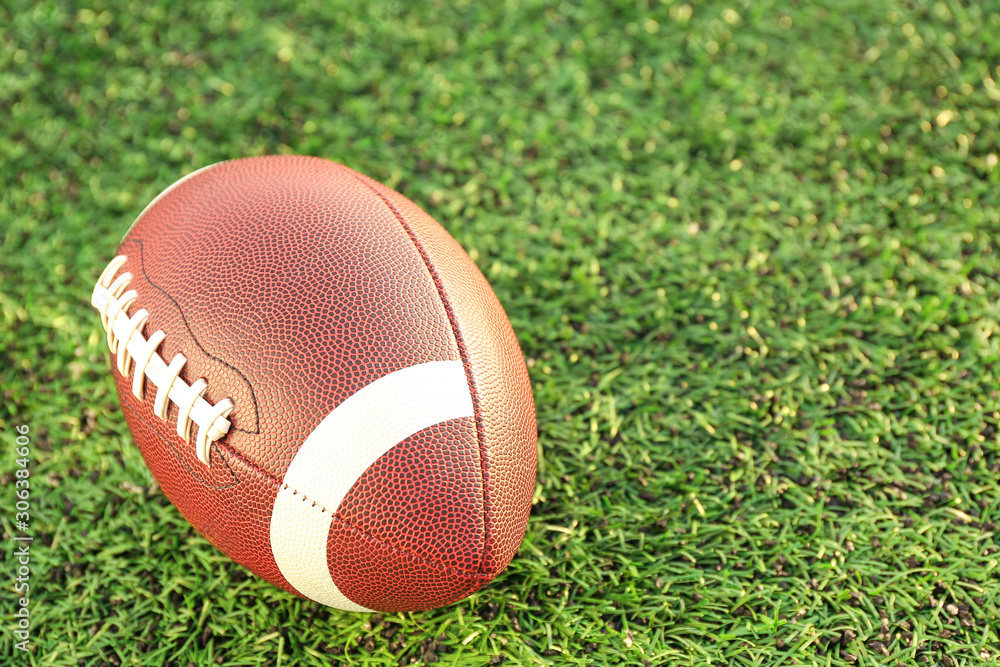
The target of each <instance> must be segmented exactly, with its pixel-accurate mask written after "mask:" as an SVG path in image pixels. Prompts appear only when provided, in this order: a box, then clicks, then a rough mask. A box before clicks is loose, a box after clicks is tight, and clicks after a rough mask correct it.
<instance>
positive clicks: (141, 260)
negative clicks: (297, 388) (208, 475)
mask: <svg viewBox="0 0 1000 667" xmlns="http://www.w3.org/2000/svg"><path fill="white" fill-rule="evenodd" d="M131 242H132V243H135V244H136V245H138V246H139V270H140V271H142V277H143V278H145V280H146V282H147V283H149V285H150V287H152V288H153V289H155V290H157V291H159V292H160V293H162V294H163V296H165V297H167V298H168V299H170V302H171V303H173V304H174V307H175V308H176V309H177V312H178V314H179V315H180V316H181V322H183V323H184V328H185V329H186V330H187V332H188V335H189V336H190V337H191V340H193V341H194V344H195V345H197V346H198V349H199V350H201V353H202V354H204V355H205V356H206V357H208V358H209V359H213V360H215V361H217V362H219V363H220V364H222V365H224V366H227V367H228V368H230V369H232V371H233V372H234V373H236V374H237V375H239V376H240V378H242V379H243V381H244V382H245V383H246V385H247V388H248V389H249V390H250V398H251V399H253V411H254V428H253V430H250V429H243V428H237V427H236V426H235V425H234V426H232V427H231V431H238V432H240V433H250V434H253V435H259V434H260V405H258V403H257V392H256V391H255V390H254V387H253V384H252V383H251V382H250V380H249V379H248V378H247V376H246V375H244V374H243V372H242V371H241V370H240V369H238V368H236V367H235V366H233V365H232V364H231V363H229V362H228V361H226V360H225V359H220V358H219V357H217V356H215V355H214V354H212V353H211V352H209V351H208V350H206V349H205V348H204V347H203V346H202V344H201V342H199V341H198V337H197V336H195V335H194V332H193V331H191V326H190V325H189V324H188V321H187V317H185V316H184V310H183V309H182V308H181V305H180V304H179V303H177V299H175V298H174V297H173V295H171V294H170V292H168V291H167V290H165V289H163V288H162V287H160V286H159V285H157V284H156V283H155V282H153V279H152V278H150V277H149V274H148V273H146V257H145V247H144V245H143V241H142V239H132V240H131Z"/></svg>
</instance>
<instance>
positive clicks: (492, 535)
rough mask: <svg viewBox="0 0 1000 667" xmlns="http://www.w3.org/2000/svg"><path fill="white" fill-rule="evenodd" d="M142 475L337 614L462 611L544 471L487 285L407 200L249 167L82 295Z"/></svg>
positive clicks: (240, 554)
mask: <svg viewBox="0 0 1000 667" xmlns="http://www.w3.org/2000/svg"><path fill="white" fill-rule="evenodd" d="M92 304H93V306H94V307H95V308H96V309H97V310H98V311H99V312H100V316H101V320H102V323H103V325H104V328H105V330H106V333H107V345H108V348H109V350H110V352H111V355H112V359H113V361H112V367H113V369H112V372H113V374H114V378H115V382H116V386H117V391H118V395H119V400H120V403H121V407H122V412H123V413H124V416H125V420H126V421H127V423H128V426H129V429H130V431H131V433H132V435H133V437H134V440H135V443H136V445H137V446H138V447H139V449H140V451H141V452H142V455H143V458H144V459H145V461H146V463H147V464H148V466H149V468H150V470H151V471H152V474H153V476H154V477H155V479H156V480H157V482H158V483H159V485H160V486H161V487H162V489H163V491H164V493H165V494H166V495H167V497H168V498H169V499H170V500H171V502H173V504H174V505H175V506H176V507H177V508H178V509H179V510H180V512H181V513H182V514H183V515H184V517H185V518H186V519H187V520H188V521H190V522H191V524H192V525H193V526H194V527H195V528H196V529H197V530H198V531H199V532H200V533H202V534H203V535H204V536H205V537H206V538H207V539H208V540H209V541H211V542H212V543H213V544H214V545H215V546H216V547H217V548H218V549H220V550H221V551H222V552H223V553H225V554H226V555H228V556H229V557H231V558H232V559H233V560H235V561H236V562H238V563H240V564H242V565H243V566H245V567H247V568H248V569H250V570H251V571H253V572H254V573H256V574H257V575H259V576H261V577H263V578H264V579H266V580H267V581H270V582H272V583H273V584H275V585H277V586H280V587H281V588H283V589H285V590H287V591H290V592H292V593H295V594H297V595H300V596H303V597H306V598H309V599H312V600H315V601H317V602H319V603H322V604H324V605H329V606H331V607H336V608H340V609H345V610H351V611H411V610H423V609H430V608H434V607H439V606H442V605H446V604H449V603H451V602H454V601H456V600H459V599H462V598H464V597H466V596H468V595H469V594H470V593H472V592H474V591H476V590H477V589H479V588H480V587H482V586H483V585H484V584H486V583H487V582H489V581H490V580H492V579H493V578H494V577H496V576H497V574H498V573H500V572H501V571H502V570H503V569H504V568H505V567H506V566H507V565H508V563H510V561H511V559H512V557H513V556H514V553H515V551H516V550H517V548H518V546H519V545H520V543H521V539H522V537H523V536H524V531H525V526H526V523H527V520H528V513H529V509H530V506H531V498H532V493H533V491H534V483H535V468H536V438H537V431H536V424H535V413H534V404H533V399H532V394H531V386H530V383H529V380H528V374H527V369H526V367H525V364H524V360H523V357H522V355H521V351H520V348H519V346H518V343H517V340H516V338H515V336H514V332H513V330H512V329H511V326H510V324H509V322H508V319H507V317H506V315H505V314H504V311H503V309H502V308H501V306H500V303H499V301H498V300H497V298H496V296H495V295H494V293H493V291H492V289H491V288H490V286H489V285H488V284H487V282H486V279H485V278H484V277H483V276H482V274H481V273H480V272H479V270H478V269H477V268H476V266H475V265H474V263H473V262H472V260H471V259H470V258H469V257H468V255H467V254H466V253H465V252H464V251H463V250H462V249H461V247H460V246H459V245H458V243H457V242H456V241H455V240H454V239H453V238H452V237H451V236H450V235H449V234H448V233H447V232H446V231H445V230H444V229H443V228H442V227H441V226H440V225H439V224H438V223H437V222H435V221H434V220H433V219H432V218H431V217H430V216H429V215H428V214H426V213H425V212H424V211H422V210H421V209H420V208H419V207H417V206H416V205H415V204H414V203H413V202H411V201H410V200H408V199H407V198H406V197H404V196H402V195H400V194H399V193H397V192H395V191H394V190H392V189H390V188H388V187H386V186H384V185H382V184H380V183H378V182H376V181H374V180H372V179H370V178H367V177H365V176H363V175H361V174H359V173H357V172H355V171H352V170H351V169H349V168H347V167H344V166H341V165H339V164H336V163H334V162H330V161H328V160H324V159H319V158H314V157H301V156H271V157H259V158H245V159H239V160H233V161H229V162H223V163H219V164H215V165H212V166H209V167H205V168H204V169H201V170H199V171H196V172H194V173H192V174H190V175H188V176H186V177H184V178H182V179H181V180H179V181H178V182H176V183H175V184H173V185H172V186H170V187H169V188H167V190H165V191H164V192H163V193H162V194H160V195H159V196H158V197H157V198H156V199H155V200H153V202H152V203H150V204H149V206H147V207H146V209H145V210H144V211H143V212H142V214H141V215H140V216H139V217H138V219H137V220H136V221H135V223H134V224H133V225H132V227H131V229H129V231H128V233H127V234H126V235H125V238H124V239H123V241H122V243H121V246H120V247H119V249H118V252H117V254H116V256H115V257H114V259H112V260H111V262H110V263H109V264H108V266H107V268H106V270H105V271H104V273H103V274H102V275H101V277H100V279H99V281H98V284H97V286H96V287H95V288H94V291H93V297H92Z"/></svg>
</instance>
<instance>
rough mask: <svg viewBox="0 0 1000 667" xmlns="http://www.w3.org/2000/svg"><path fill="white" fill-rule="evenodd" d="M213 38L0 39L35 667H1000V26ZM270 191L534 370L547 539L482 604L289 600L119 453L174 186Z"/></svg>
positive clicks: (676, 21) (954, 17)
mask: <svg viewBox="0 0 1000 667" xmlns="http://www.w3.org/2000/svg"><path fill="white" fill-rule="evenodd" d="M182 4H184V3H174V2H167V1H165V0H158V1H157V2H152V3H140V2H132V3H124V2H115V3H109V2H105V1H104V0H98V1H97V2H95V3H94V4H92V5H88V7H89V8H86V9H78V8H77V7H76V6H70V5H68V4H56V3H52V2H39V3H28V2H23V1H18V2H15V3H14V6H13V7H12V6H11V5H10V4H6V5H4V8H2V9H0V119H2V120H0V127H2V129H0V179H2V180H0V183H2V191H0V230H2V239H0V318H2V328H0V383H2V386H0V391H2V401H0V432H2V433H3V443H4V446H3V449H2V452H3V459H2V462H0V470H2V471H4V474H3V477H2V479H0V481H2V482H4V484H3V490H2V491H0V494H2V495H0V498H2V501H0V508H2V509H0V517H2V526H3V530H4V536H3V537H4V543H5V544H9V541H8V540H9V537H10V534H11V533H12V532H13V525H12V520H13V504H14V495H13V494H14V487H13V483H12V482H13V479H14V477H13V473H14V471H15V466H16V464H15V462H14V459H15V455H14V452H13V440H14V435H15V433H14V427H15V426H16V425H20V424H28V425H29V426H30V427H31V429H32V434H31V435H32V438H33V443H34V444H33V451H32V459H33V461H32V464H31V467H32V477H31V482H32V492H33V494H34V495H33V502H34V503H35V506H34V509H33V511H34V515H33V523H32V529H31V532H32V533H33V535H34V536H35V540H36V541H35V543H34V545H33V546H32V553H33V559H34V560H33V563H32V566H33V568H34V569H33V574H32V577H33V578H32V586H33V588H32V591H31V597H32V607H31V608H32V611H33V622H34V631H35V634H34V637H33V643H34V648H33V652H32V653H31V654H30V655H29V656H28V657H27V659H26V661H27V662H28V663H30V664H33V665H47V666H49V665H51V666H56V665H107V664H111V665H159V664H172V665H188V664H194V665H202V664H219V665H234V666H235V665H240V666H245V665H322V664H326V663H327V662H328V661H334V662H336V661H341V662H343V663H345V664H349V665H384V664H385V665H394V664H411V663H421V662H425V661H426V662H433V661H434V660H437V661H438V662H439V664H442V665H470V666H472V665H485V664H498V663H500V662H501V661H502V662H504V663H505V664H515V665H616V664H629V665H643V664H648V665H708V664H712V665H722V664H731V665H741V666H747V667H749V666H751V665H829V664H844V663H845V662H855V661H856V664H858V665H897V664H901V665H925V664H926V665H945V666H958V665H983V664H993V663H994V662H995V661H996V660H997V659H998V658H997V656H998V654H1000V636H998V632H1000V631H998V626H1000V568H998V563H1000V545H998V540H997V522H998V520H1000V481H998V480H1000V436H998V430H1000V425H998V422H1000V394H998V390H1000V385H998V380H1000V377H998V375H1000V370H998V368H1000V366H998V358H1000V324H998V321H1000V283H998V275H1000V251H998V246H997V242H998V238H1000V217H998V207H1000V166H998V165H997V161H998V154H1000V112H998V109H1000V71H998V69H997V64H998V63H1000V7H998V5H997V3H995V2H993V1H992V0H990V1H985V0H984V1H981V2H964V1H963V2H959V1H958V0H940V1H937V2H931V1H928V0H920V1H911V2H890V1H888V0H864V1H858V0H851V1H843V0H838V1H836V2H833V1H831V2H828V3H825V4H826V5H827V7H826V8H825V9H821V8H817V7H816V4H817V3H811V2H801V3H799V2H795V3H793V2H778V1H777V0H766V1H761V2H753V3H751V2H749V1H748V0H729V1H728V2H697V3H692V4H690V5H689V4H681V3H677V2H670V1H665V2H653V1H652V0H650V2H644V1H640V2H636V3H630V2H610V1H609V2H599V3H597V2H595V3H587V4H586V6H585V7H578V6H574V5H573V4H572V3H569V2H566V3H562V4H558V5H557V4H552V5H545V4H542V3H538V2H517V0H511V2H507V3H502V6H501V3H496V4H495V3H470V2H460V3H459V4H458V7H457V8H456V7H455V6H454V5H453V3H446V2H433V3H429V4H425V3H420V4H419V6H416V5H414V6H411V3H404V2H382V3H348V2H337V3H327V2H319V1H316V2H303V3H302V4H300V5H293V4H290V3H283V2H282V3H275V2H232V1H229V0H222V1H215V2H208V3H206V4H205V5H204V6H203V9H202V11H199V12H192V11H188V10H185V9H183V8H181V5H182ZM494 4H495V6H494ZM487 7H488V8H487ZM274 152H295V153H305V154H312V155H319V156H323V157H328V158H331V159H334V160H337V161H340V162H343V163H345V164H347V165H349V166H351V167H353V168H355V169H358V170H360V171H362V172H364V173H367V174H369V175H371V176H372V177H374V178H377V179H380V180H382V181H384V182H386V183H388V184H389V185H390V186H393V187H395V188H397V189H399V190H401V191H402V192H403V193H404V194H406V195H408V196H409V197H410V198H412V199H413V200H415V201H417V202H418V203H420V204H421V205H422V206H424V207H425V208H426V209H427V210H428V211H429V212H430V213H431V214H432V215H434V216H435V217H436V218H437V219H438V220H439V221H440V222H441V223H442V224H443V225H444V226H445V227H446V228H447V229H448V230H449V231H450V232H451V233H452V234H454V236H455V237H456V238H457V239H458V241H459V242H460V243H461V244H462V245H463V246H464V247H465V248H466V249H467V250H468V251H469V252H470V254H471V255H472V256H473V258H474V259H475V260H476V261H477V263H478V264H479V266H480V267H481V268H482V269H483V271H484V273H485V274H486V276H487V277H488V278H489V280H490V281H491V282H492V284H493V286H494V288H495V290H496V292H497V294H498V295H499V297H500V299H501V301H502V302H503V303H504V305H505V307H506V309H507V312H508V314H509V315H510V318H511V320H512V322H513V325H514V328H515V330H516V331H517V333H518V335H519V338H520V340H521V343H522V346H523V349H524V352H525V355H526V357H527V358H528V360H529V365H530V367H531V376H532V380H533V383H534V387H535V397H536V401H537V405H538V421H539V427H540V431H541V447H542V457H541V460H540V468H539V474H538V486H537V491H536V500H537V502H536V504H535V506H534V509H533V513H532V518H531V522H530V524H529V526H528V532H527V536H526V538H525V541H524V545H523V546H522V548H521V550H520V553H519V555H518V556H517V557H516V558H515V560H514V562H513V564H512V565H511V567H510V568H509V569H508V570H507V571H506V572H505V573H504V574H503V575H502V576H501V577H500V578H499V579H498V580H497V581H496V582H495V583H493V584H492V585H490V586H488V587H487V588H485V589H484V590H482V591H480V592H479V593H477V594H475V595H473V596H472V597H471V598H469V599H467V600H465V601H463V602H461V603H458V604H455V605H452V606H451V607H448V608H445V609H441V610H436V611H432V612H427V613H419V614H402V615H400V614H390V615H384V616H363V615H351V614H347V613H340V612H336V611H332V610H328V609H326V608H320V607H317V606H316V605H315V604H313V603H309V602H304V601H301V600H298V599H295V598H293V597H291V596H289V595H287V594H285V593H283V592H281V591H278V590H277V589H275V588H273V587H271V586H269V585H267V584H265V583H262V582H261V581H260V580H258V579H256V578H255V577H253V576H250V575H248V574H247V573H246V572H245V571H243V570H242V569H241V568H240V567H238V566H236V565H233V564H232V563H231V562H229V561H228V560H227V559H226V558H225V557H223V556H221V555H220V554H218V553H217V552H216V551H215V550H214V549H213V548H212V547H211V546H210V545H209V544H208V543H207V542H206V541H205V540H203V539H202V538H200V537H199V536H198V535H197V534H196V533H195V532H194V531H193V529H191V528H190V527H189V526H188V525H187V524H186V523H185V522H184V520H183V519H182V518H181V517H180V515H179V514H178V513H177V511H176V510H174V508H173V507H172V506H171V505H170V504H169V502H168V501H167V500H166V499H165V498H164V496H163V495H162V493H159V492H157V491H156V489H155V486H154V485H153V480H152V478H151V477H150V475H149V473H148V471H147V470H146V468H145V466H144V464H143V461H142V459H141V457H140V455H139V454H138V452H137V450H136V449H135V447H134V446H133V444H132V442H131V439H130V436H129V434H128V432H127V429H126V428H125V426H124V422H123V420H122V417H121V413H120V412H119V409H118V408H117V399H116V397H115V395H114V391H113V385H112V381H111V376H110V374H109V370H108V362H107V357H108V355H107V350H106V346H105V343H104V341H103V340H102V338H101V334H102V330H101V327H100V322H99V321H98V318H97V316H96V313H95V312H94V311H93V310H92V309H91V308H90V306H89V303H88V299H89V294H90V290H91V288H92V286H93V284H94V281H95V280H96V278H97V275H98V273H99V271H100V270H101V268H102V267H103V266H104V265H105V264H106V263H107V261H108V260H109V259H110V258H111V256H112V254H113V252H114V249H115V247H116V245H117V242H118V240H119V238H120V237H121V235H122V233H123V232H124V231H125V229H126V228H127V227H128V225H129V224H130V223H131V221H132V220H133V219H134V217H135V216H136V215H137V214H138V213H139V211H140V210H141V209H142V207H143V206H144V205H145V204H146V203H147V202H148V201H149V200H150V199H151V198H152V197H153V196H155V194H156V193H157V192H158V191H160V190H161V189H162V188H164V187H165V186H167V185H168V184H170V183H171V182H173V181H174V180H175V179H176V178H177V177H178V176H180V175H181V174H184V173H187V172H190V171H192V170H194V169H196V168H198V167H201V166H204V165H206V164H209V163H212V162H216V161H219V160H223V159H228V158H233V157H241V156H246V155H258V154H264V153H274ZM9 551H12V548H10V549H9ZM5 563H6V566H5V570H4V572H5V573H9V572H13V570H14V567H15V565H14V563H15V561H14V559H13V556H8V558H7V559H6V561H5ZM7 576H8V574H4V577H7ZM0 588H3V592H2V596H3V598H4V606H3V615H2V623H3V626H4V628H5V630H4V633H3V634H2V635H0V655H2V656H4V657H3V658H0V662H4V664H15V662H13V661H8V658H7V657H6V656H11V655H15V653H14V649H13V639H12V636H11V635H10V634H9V632H7V631H6V628H8V627H10V626H11V625H12V624H13V620H12V619H13V617H12V615H11V614H12V613H13V609H14V602H13V601H14V599H15V598H16V596H15V594H14V593H13V592H11V588H12V583H7V581H6V580H5V581H4V583H3V584H2V585H0ZM15 657H17V656H15ZM17 659H18V662H17V663H16V664H20V661H21V660H22V659H24V658H23V655H22V656H21V657H18V658H17Z"/></svg>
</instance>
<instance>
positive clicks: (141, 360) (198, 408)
mask: <svg viewBox="0 0 1000 667" xmlns="http://www.w3.org/2000/svg"><path fill="white" fill-rule="evenodd" d="M126 260H127V257H126V256H125V255H118V256H117V257H115V258H114V259H113V260H111V262H110V263H108V266H107V268H106V269H104V272H103V273H102V274H101V277H100V278H99V279H98V280H97V285H96V286H95V287H94V293H93V295H92V296H91V298H90V303H91V305H93V306H94V308H96V309H97V312H99V313H100V315H101V324H102V325H103V326H104V330H105V331H106V332H107V341H108V349H109V350H111V354H113V355H115V366H116V368H117V370H118V372H119V373H121V375H122V376H123V377H128V376H129V374H130V373H134V374H133V375H132V395H133V396H135V397H136V398H137V399H139V400H140V401H141V400H143V394H144V390H145V388H146V387H145V385H146V382H147V381H148V382H151V383H152V384H153V386H155V387H156V397H155V399H154V400H153V414H155V415H156V416H157V417H159V418H160V419H162V420H163V421H166V420H167V416H168V410H169V407H170V406H169V404H170V403H173V404H174V405H175V406H177V435H178V436H179V437H181V438H183V439H184V441H185V442H191V426H192V424H194V425H195V426H197V427H198V432H197V436H196V437H195V453H196V454H197V456H198V460H199V461H201V462H202V463H203V464H205V465H209V452H210V449H211V446H212V443H213V442H215V441H217V440H219V439H220V438H222V437H223V436H224V435H226V433H228V432H229V427H230V426H231V423H230V422H229V420H228V419H227V417H229V415H230V413H231V412H232V411H233V408H234V407H235V405H234V404H233V402H232V400H230V399H229V398H224V399H222V400H221V401H219V402H218V403H215V404H214V405H213V404H212V403H209V402H208V400H206V399H205V397H204V394H205V391H206V390H207V389H208V381H207V380H205V378H198V379H197V380H195V381H194V382H192V383H191V384H188V383H187V382H185V381H184V380H183V379H182V378H181V377H180V374H181V371H182V370H183V369H184V366H185V364H187V358H186V357H185V356H184V355H183V354H180V353H177V354H176V355H175V356H174V358H173V359H171V360H170V363H169V364H167V362H166V361H165V360H164V359H163V357H161V356H160V355H159V354H158V353H157V352H156V350H157V348H159V346H160V344H161V343H163V341H164V339H165V338H166V334H165V333H163V331H160V330H157V331H155V332H153V334H152V335H150V336H149V338H146V336H145V335H144V334H143V330H144V329H145V327H146V323H147V322H148V321H149V312H148V311H147V310H146V309H144V308H143V309H140V310H137V311H136V312H135V313H133V314H132V315H129V309H130V308H131V307H132V306H133V305H134V304H135V302H136V301H137V300H138V299H139V295H138V293H137V292H136V291H135V290H129V289H128V286H129V283H130V282H131V281H132V274H131V273H128V272H126V273H122V274H120V275H117V276H116V274H117V273H118V270H119V269H120V268H121V267H122V266H123V265H124V264H125V262H126Z"/></svg>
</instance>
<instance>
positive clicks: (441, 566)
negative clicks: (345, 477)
mask: <svg viewBox="0 0 1000 667" xmlns="http://www.w3.org/2000/svg"><path fill="white" fill-rule="evenodd" d="M215 445H216V446H217V447H219V450H220V454H221V453H222V452H225V453H226V454H229V455H230V456H233V457H234V458H236V459H238V460H239V461H240V462H241V463H243V464H244V465H245V466H246V467H247V468H248V469H249V470H252V471H253V472H256V473H258V474H259V475H260V476H261V477H262V478H263V479H264V480H265V481H266V482H268V483H269V484H270V485H271V486H272V487H274V488H275V489H277V490H278V491H281V490H282V489H289V490H291V492H292V493H293V494H294V495H297V496H301V497H302V500H303V502H306V501H310V502H312V504H313V505H314V506H317V507H319V509H320V511H321V512H322V513H323V514H329V515H330V517H331V519H332V520H333V521H337V522H338V523H341V524H344V525H346V526H348V527H349V528H350V529H351V530H354V531H356V532H358V533H359V534H361V535H362V536H364V537H365V538H367V539H369V540H371V541H372V542H375V543H376V544H378V545H380V546H383V547H386V548H388V549H390V550H392V551H393V552H394V553H396V554H399V555H402V556H405V557H406V558H409V559H410V560H413V561H417V562H422V563H424V564H426V565H431V566H433V567H435V568H437V569H440V570H444V571H446V572H449V573H454V574H462V575H466V576H471V577H475V578H488V576H487V575H485V574H483V573H481V572H468V571H466V570H461V569H459V568H456V567H452V566H450V565H446V564H445V563H442V562H440V561H438V560H435V559H433V558H424V557H422V556H417V555H416V554H414V553H412V552H411V551H409V550H407V549H404V548H402V547H399V546H396V545H395V544H391V543H389V542H387V541H385V540H383V539H380V538H378V537H375V536H374V535H372V534H371V532H369V531H367V530H364V529H363V528H361V527H359V526H357V525H355V524H354V523H352V522H351V521H348V520H347V519H346V518H344V517H342V516H340V515H339V512H331V511H330V510H328V509H327V508H326V507H323V506H321V505H319V503H317V502H316V501H315V500H312V499H311V498H309V497H308V496H307V495H306V494H304V493H302V492H301V491H299V490H297V489H295V488H293V487H291V486H289V485H288V484H285V483H284V482H279V481H278V480H277V478H275V477H274V475H272V474H271V473H270V472H268V471H267V470H264V469H262V468H260V467H259V466H257V465H256V464H255V463H254V462H253V461H250V460H248V459H247V458H245V457H244V456H243V455H242V454H240V453H239V452H237V451H236V450H235V449H233V448H232V447H229V446H228V445H223V444H222V443H221V442H216V443H215ZM220 458H224V457H220ZM227 465H228V462H227ZM237 477H238V476H237Z"/></svg>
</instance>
